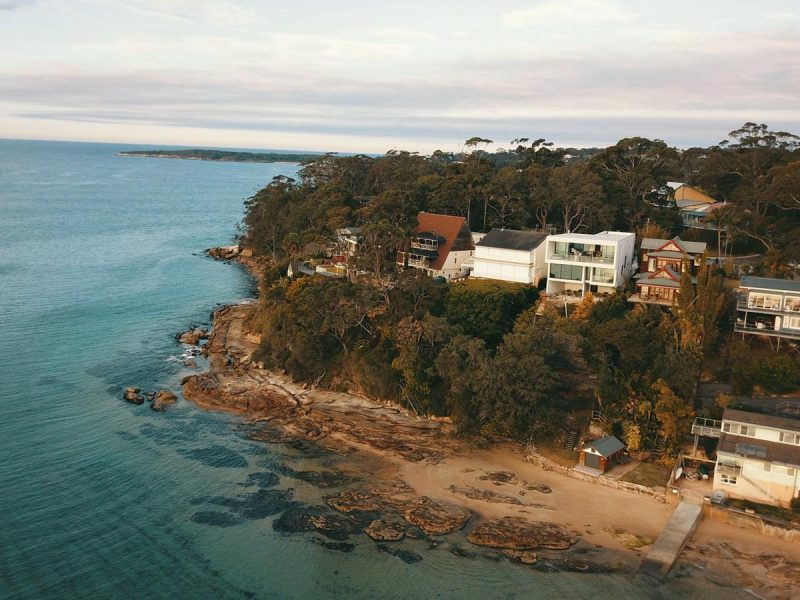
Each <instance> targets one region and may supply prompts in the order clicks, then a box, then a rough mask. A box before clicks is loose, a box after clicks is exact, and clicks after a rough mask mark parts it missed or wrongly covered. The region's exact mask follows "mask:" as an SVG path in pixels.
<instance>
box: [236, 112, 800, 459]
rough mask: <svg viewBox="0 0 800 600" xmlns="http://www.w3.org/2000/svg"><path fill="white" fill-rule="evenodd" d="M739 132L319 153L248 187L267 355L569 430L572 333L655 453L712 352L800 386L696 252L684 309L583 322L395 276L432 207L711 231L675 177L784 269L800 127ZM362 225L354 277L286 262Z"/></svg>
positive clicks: (479, 423)
mask: <svg viewBox="0 0 800 600" xmlns="http://www.w3.org/2000/svg"><path fill="white" fill-rule="evenodd" d="M728 137H729V138H730V139H729V141H726V142H722V143H720V144H717V145H715V146H711V147H709V148H691V149H688V150H685V151H680V150H678V149H676V148H672V147H669V146H668V145H667V144H666V143H665V142H663V141H661V140H658V139H653V140H651V139H647V138H642V137H631V138H626V139H623V140H620V141H619V142H618V143H617V144H615V145H613V146H610V147H608V148H604V149H596V148H595V149H588V150H576V149H572V148H570V149H566V148H555V147H554V146H553V144H552V143H550V142H547V141H546V140H544V139H541V138H539V139H533V141H531V139H532V138H519V139H515V140H512V141H511V142H510V149H509V150H500V151H498V152H494V153H489V152H487V151H486V149H485V148H486V146H487V145H488V143H490V140H487V139H485V138H481V137H473V138H470V139H469V140H467V141H466V142H465V144H464V147H465V152H462V153H455V154H454V153H445V152H441V151H437V152H434V153H433V154H432V155H431V156H421V155H418V154H415V153H411V152H404V151H391V152H388V153H387V154H385V155H384V156H381V157H370V156H366V155H355V156H337V155H334V154H327V155H323V156H320V157H317V158H315V159H312V160H309V161H307V162H305V163H303V164H302V167H301V169H300V171H299V175H298V179H292V178H287V177H276V178H275V179H273V181H272V182H270V183H269V184H268V185H267V186H266V187H265V188H264V189H262V190H260V191H259V192H258V193H257V194H255V195H254V196H253V197H252V198H250V199H249V200H248V201H247V202H246V214H245V218H244V221H243V234H242V242H243V243H244V244H246V245H247V246H249V247H250V248H252V249H253V250H254V251H255V253H256V254H259V255H262V256H265V257H269V258H271V259H272V267H271V268H269V269H268V270H267V272H266V275H265V279H264V282H263V288H264V293H263V294H262V310H261V313H260V326H261V330H262V333H263V336H262V339H263V342H262V347H261V350H260V354H261V358H262V359H263V360H264V361H265V362H266V363H267V364H269V365H270V366H272V367H274V368H281V369H285V370H286V371H287V372H289V373H290V374H291V375H292V376H293V377H295V378H296V379H299V380H304V381H313V382H319V383H320V384H321V385H327V386H329V387H336V388H342V389H356V390H358V391H361V392H364V393H366V394H369V395H372V396H375V397H381V398H388V399H393V400H396V401H399V402H403V403H404V404H405V405H407V406H408V407H410V408H411V409H413V410H414V411H416V412H418V413H420V414H436V415H451V416H452V417H453V419H454V421H455V423H456V424H457V426H458V427H459V429H460V430H461V431H464V432H483V433H490V434H495V435H503V436H512V437H515V438H517V439H528V438H529V437H530V436H535V435H541V434H543V433H545V432H552V431H553V430H555V429H557V428H558V424H559V423H560V420H561V419H562V418H563V416H564V414H565V413H568V412H569V411H570V410H571V407H570V405H569V403H568V402H565V401H564V397H565V396H564V394H566V397H569V395H570V393H571V392H570V389H569V388H570V387H571V386H572V385H573V384H574V381H573V380H574V377H572V378H571V377H570V375H571V373H570V371H571V369H572V368H573V367H572V365H571V362H570V359H568V358H567V354H566V353H565V352H561V351H559V350H558V349H559V348H562V346H563V343H562V342H563V338H564V336H565V335H567V334H565V333H564V331H562V329H567V330H570V331H571V333H569V336H573V337H574V336H577V337H578V338H579V339H581V340H583V345H582V347H583V350H584V353H583V354H584V358H585V360H586V362H587V365H588V367H587V368H588V374H591V375H593V376H594V377H593V379H592V381H593V382H594V384H593V387H594V396H595V399H596V401H597V403H599V405H600V406H601V407H602V408H603V409H604V410H605V411H607V413H608V414H609V415H610V417H611V418H613V419H617V420H618V421H619V422H625V423H626V424H627V426H628V430H629V431H633V432H635V438H636V444H637V445H639V446H641V447H644V448H647V447H648V445H651V444H652V443H653V439H654V436H653V431H659V430H660V432H661V436H662V439H664V440H666V443H667V445H668V446H669V445H674V444H676V443H677V440H679V438H680V436H681V434H682V432H683V431H684V430H685V427H686V423H687V422H688V420H689V419H690V418H691V416H692V414H693V408H692V399H693V395H694V389H695V386H696V383H697V381H698V377H699V373H700V369H701V366H702V365H703V363H704V361H706V360H708V358H709V357H712V356H715V354H718V355H720V356H723V357H733V360H739V359H741V364H742V372H744V371H746V372H747V374H748V375H747V377H744V378H740V377H739V375H737V374H736V373H734V372H732V371H731V372H727V371H725V368H726V367H725V366H724V365H723V366H722V367H721V368H720V369H718V372H719V373H720V374H721V375H722V376H725V377H728V378H729V379H730V380H732V381H736V382H737V385H738V386H739V388H740V389H745V388H746V387H747V385H748V383H747V382H748V381H749V382H751V383H750V387H752V382H753V381H756V382H759V385H762V383H761V382H764V383H763V385H764V386H765V388H769V389H783V388H782V387H781V386H782V383H781V381H779V380H782V382H783V383H786V382H794V381H798V382H800V368H798V367H797V361H794V362H792V360H793V359H792V360H788V361H787V360H783V361H766V362H762V363H759V364H750V363H749V362H747V361H746V360H745V358H746V353H744V352H742V350H741V348H739V347H738V346H736V345H735V344H732V343H730V342H726V340H725V335H724V333H725V327H726V323H727V321H726V310H727V309H728V307H729V303H728V298H727V295H726V292H725V289H724V286H723V282H722V279H721V278H720V273H719V272H718V270H717V269H715V268H712V267H703V268H702V269H701V270H700V273H699V274H698V277H697V285H696V287H695V286H693V285H692V282H691V281H690V280H689V279H688V275H687V276H685V277H684V280H683V282H682V286H681V293H680V295H679V298H680V301H679V303H678V304H677V305H676V306H675V307H674V310H673V311H672V312H669V311H665V310H662V309H661V308H658V307H652V306H636V307H632V306H631V304H630V303H628V302H627V301H626V298H625V296H624V295H622V294H621V295H618V296H613V297H611V298H609V299H606V300H604V301H602V302H598V303H596V304H592V303H590V302H588V301H587V302H586V303H585V304H584V305H582V306H581V307H579V308H578V309H577V311H576V312H575V313H574V317H575V319H574V320H573V321H572V324H571V325H570V324H565V321H566V320H565V319H563V318H561V317H560V316H558V315H554V314H549V313H548V311H547V310H546V309H544V307H538V308H541V309H542V310H538V314H537V307H534V302H535V301H536V298H537V292H536V290H535V289H533V288H531V287H530V286H520V285H510V284H502V283H498V282H489V281H467V282H462V283H456V284H452V285H445V284H443V283H441V282H437V281H435V280H432V279H430V278H428V277H425V276H424V275H422V274H420V273H419V272H416V271H413V270H410V271H405V272H402V271H398V269H397V264H396V252H397V251H398V249H401V248H402V247H403V244H404V243H405V241H406V240H407V238H408V235H409V233H410V232H411V230H412V229H413V228H414V227H415V225H416V215H417V213H418V212H419V211H429V212H437V213H442V214H448V215H460V216H463V217H465V218H466V219H467V221H468V223H469V225H470V228H471V229H472V230H473V231H488V230H489V229H490V228H492V227H506V228H538V229H542V230H546V231H551V230H555V231H583V232H595V231H600V230H603V229H618V230H623V231H635V232H637V233H638V234H639V235H640V236H641V235H647V236H650V237H670V236H672V235H675V234H678V233H680V234H681V235H682V236H683V237H685V238H686V237H688V238H689V239H691V238H692V236H698V235H700V234H697V233H695V232H692V231H686V230H682V228H681V219H680V213H679V211H678V208H677V207H676V203H675V198H674V194H673V191H672V188H670V187H669V186H667V185H666V184H667V182H668V181H688V182H689V183H690V184H692V185H694V186H697V187H698V188H700V189H701V190H702V191H704V192H705V193H707V194H709V195H710V196H712V197H713V198H715V199H716V200H719V201H721V202H725V205H724V207H723V208H721V209H718V210H717V211H716V212H715V213H714V215H713V219H714V220H715V221H716V222H718V223H720V224H723V225H724V226H725V228H726V229H725V231H726V233H727V236H728V237H729V239H730V240H731V241H732V242H733V243H734V244H738V245H739V246H741V247H742V248H743V249H746V250H757V251H760V252H762V253H763V254H764V261H763V265H764V267H763V270H764V273H765V274H775V273H778V272H780V271H781V270H784V271H785V270H786V269H788V268H789V267H788V265H789V264H797V263H798V262H800V148H799V147H798V138H797V137H796V136H794V135H792V134H789V133H786V132H775V131H771V130H770V129H769V128H768V127H767V126H766V125H758V124H755V123H746V124H744V125H743V126H742V127H741V128H739V129H737V130H735V131H732V132H731V133H730V134H729V136H728ZM353 226H360V227H361V228H362V233H361V237H360V242H359V247H358V249H357V251H356V253H355V256H354V257H352V261H351V267H352V268H353V272H357V273H359V275H358V277H356V278H354V280H353V281H340V280H333V279H328V278H324V277H310V278H304V279H300V280H297V281H288V280H287V279H286V278H285V277H282V275H284V274H285V272H286V268H285V267H286V264H287V263H288V261H289V260H290V259H292V258H294V257H304V258H313V257H315V256H322V255H324V254H326V253H327V252H329V250H330V249H331V247H332V246H333V244H334V243H335V231H336V230H337V229H339V228H344V227H353ZM695 239H696V237H695ZM792 261H794V262H792ZM548 315H549V316H548ZM576 323H577V324H578V329H579V330H580V331H579V332H578V333H575V331H574V327H575V324H576ZM570 328H572V329H570ZM558 340H560V341H558ZM562 349H563V348H562ZM736 357H738V358H736ZM722 362H725V361H724V360H723V361H722ZM728 363H729V364H730V361H728ZM573 375H574V374H573ZM570 381H573V383H570ZM787 385H788V384H787ZM799 385H800V383H799ZM656 425H658V426H656Z"/></svg>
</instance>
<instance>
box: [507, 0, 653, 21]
mask: <svg viewBox="0 0 800 600" xmlns="http://www.w3.org/2000/svg"><path fill="white" fill-rule="evenodd" d="M638 18H639V15H638V14H637V13H635V12H633V11H631V10H628V9H626V8H624V7H623V6H622V5H621V4H620V3H619V2H616V1H615V0H549V1H547V2H543V3H540V4H538V5H537V6H534V7H532V8H524V9H520V10H514V11H511V12H508V13H505V14H503V15H502V16H501V17H500V19H501V21H502V22H503V23H504V24H505V25H508V26H509V27H527V26H530V25H547V26H552V25H553V24H554V23H555V22H557V21H563V22H567V23H589V24H597V25H599V24H602V23H620V24H624V23H631V22H633V21H635V20H637V19H638Z"/></svg>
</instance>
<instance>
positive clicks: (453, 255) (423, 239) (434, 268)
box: [397, 212, 475, 281]
mask: <svg viewBox="0 0 800 600" xmlns="http://www.w3.org/2000/svg"><path fill="white" fill-rule="evenodd" d="M474 252H475V245H474V244H473V243H472V234H471V233H470V230H469V225H468V224H467V221H466V219H465V218H464V217H455V216H450V215H438V214H435V213H427V212H421V213H419V214H418V215H417V227H416V228H415V229H414V232H413V233H412V234H411V237H410V239H409V240H408V241H407V242H406V245H405V247H404V249H403V250H401V251H399V252H398V253H397V265H398V266H399V267H400V268H410V269H420V270H422V271H424V272H425V273H427V274H428V275H429V276H430V277H443V278H444V279H446V280H448V281H449V280H452V279H456V278H459V277H463V276H464V275H466V274H467V269H466V267H465V266H464V263H465V262H466V261H467V260H468V259H469V258H471V257H472V255H473V253H474Z"/></svg>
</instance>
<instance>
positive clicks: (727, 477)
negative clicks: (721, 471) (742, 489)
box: [719, 475, 736, 485]
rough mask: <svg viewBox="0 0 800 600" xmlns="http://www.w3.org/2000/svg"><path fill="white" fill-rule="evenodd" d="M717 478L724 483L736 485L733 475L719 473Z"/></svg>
mask: <svg viewBox="0 0 800 600" xmlns="http://www.w3.org/2000/svg"><path fill="white" fill-rule="evenodd" d="M719 480H720V481H721V482H722V483H724V484H725V485H736V476H735V475H720V477H719Z"/></svg>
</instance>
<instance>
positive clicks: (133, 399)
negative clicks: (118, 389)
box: [122, 386, 144, 404]
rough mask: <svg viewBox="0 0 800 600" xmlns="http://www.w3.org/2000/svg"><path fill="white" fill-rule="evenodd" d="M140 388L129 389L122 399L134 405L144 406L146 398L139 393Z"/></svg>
mask: <svg viewBox="0 0 800 600" xmlns="http://www.w3.org/2000/svg"><path fill="white" fill-rule="evenodd" d="M139 391H140V390H139V388H138V387H133V386H131V387H129V388H126V389H125V392H123V394H122V397H123V398H124V399H125V400H127V401H128V402H130V403H132V404H144V397H143V396H142V395H141V394H140V393H139Z"/></svg>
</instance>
